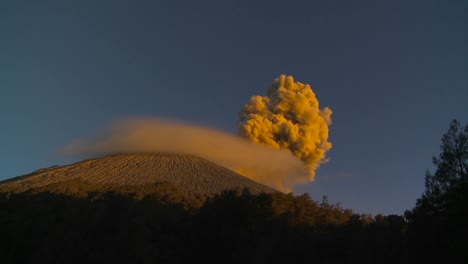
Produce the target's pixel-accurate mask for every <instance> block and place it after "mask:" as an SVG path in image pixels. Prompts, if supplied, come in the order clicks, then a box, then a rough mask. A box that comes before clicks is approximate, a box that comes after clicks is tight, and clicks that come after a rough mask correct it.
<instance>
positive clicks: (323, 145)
mask: <svg viewBox="0 0 468 264" xmlns="http://www.w3.org/2000/svg"><path fill="white" fill-rule="evenodd" d="M331 115H332V110H331V109H330V108H328V107H325V108H324V109H323V110H321V109H320V106H319V101H318V100H317V98H316V96H315V93H314V92H313V90H312V88H311V87H310V85H308V84H303V83H300V82H295V81H294V78H293V76H286V75H281V76H280V77H279V78H277V79H276V80H275V81H274V82H273V84H272V85H271V86H270V87H269V88H268V90H267V95H266V96H259V95H255V96H252V98H251V99H250V102H249V103H248V104H246V105H245V106H244V108H243V109H242V110H241V112H240V113H239V135H240V136H242V137H244V138H248V139H249V140H251V141H253V142H256V143H260V144H263V145H267V146H271V147H273V148H275V149H278V150H288V151H290V152H291V153H292V154H293V155H294V156H296V157H297V158H299V159H301V160H302V161H303V162H304V163H305V165H306V166H307V169H308V171H309V180H310V181H313V180H314V178H315V171H316V170H317V168H318V167H319V166H320V164H322V163H324V162H326V161H327V159H326V157H325V154H326V152H327V151H328V150H330V149H331V147H332V144H331V143H330V142H329V141H328V126H329V125H331V122H332V121H331Z"/></svg>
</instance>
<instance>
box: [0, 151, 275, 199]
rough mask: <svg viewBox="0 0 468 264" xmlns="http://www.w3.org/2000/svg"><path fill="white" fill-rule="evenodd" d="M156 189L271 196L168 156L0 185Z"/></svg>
mask: <svg viewBox="0 0 468 264" xmlns="http://www.w3.org/2000/svg"><path fill="white" fill-rule="evenodd" d="M77 183H79V184H77ZM162 185H164V186H171V188H172V189H173V190H174V191H178V192H184V193H185V194H188V195H190V196H196V197H198V198H203V197H212V196H215V195H217V194H220V193H222V192H223V191H227V190H236V191H243V190H248V191H249V192H250V193H252V194H258V193H272V192H276V190H274V189H271V188H269V187H267V186H265V185H262V184H260V183H257V182H255V181H253V180H250V179H249V178H247V177H245V176H242V175H240V174H238V173H236V172H233V171H231V170H229V169H227V168H224V167H222V166H219V165H217V164H215V163H213V162H210V161H208V160H205V159H202V158H199V157H196V156H193V155H185V154H172V153H154V154H153V153H151V154H150V153H145V154H114V155H110V156H105V157H100V158H95V159H89V160H85V161H81V162H77V163H73V164H69V165H65V166H52V167H49V168H44V169H40V170H37V171H35V172H32V173H30V174H27V175H23V176H19V177H15V178H12V179H8V180H6V181H3V182H0V191H2V192H25V191H55V192H68V193H70V192H83V191H84V192H90V191H94V192H96V191H121V190H128V189H132V190H133V191H136V192H138V193H143V194H148V192H152V191H157V190H155V189H154V188H153V187H155V186H162ZM166 189H167V188H166ZM169 194H170V193H169Z"/></svg>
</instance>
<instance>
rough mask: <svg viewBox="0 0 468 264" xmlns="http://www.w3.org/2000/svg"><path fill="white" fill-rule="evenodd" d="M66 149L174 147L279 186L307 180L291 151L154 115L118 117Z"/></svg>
mask: <svg viewBox="0 0 468 264" xmlns="http://www.w3.org/2000/svg"><path fill="white" fill-rule="evenodd" d="M63 152H64V153H67V154H87V155H90V154H107V153H116V152H118V153H126V152H128V153H131V152H175V153H186V154H192V155H196V156H199V157H202V158H205V159H207V160H210V161H212V162H214V163H217V164H219V165H221V166H224V167H226V168H229V169H231V170H234V171H236V172H238V173H240V174H243V175H245V176H247V177H249V178H251V179H253V180H255V181H257V182H260V183H263V184H265V185H268V186H271V187H273V188H276V189H278V190H281V191H286V192H288V191H292V188H293V186H294V185H296V184H300V183H306V182H308V181H309V173H308V169H307V168H306V167H305V165H304V163H303V162H301V161H300V160H299V159H297V158H296V157H294V156H293V155H291V153H290V151H288V150H276V149H273V148H271V147H267V146H263V145H260V144H256V143H252V142H249V141H248V140H246V139H243V138H240V137H238V136H235V135H231V134H228V133H225V132H221V131H217V130H213V129H210V128H205V127H200V126H194V125H189V124H184V123H181V122H176V121H169V120H162V119H154V118H129V119H125V120H121V121H118V122H115V123H113V124H111V125H110V126H108V127H107V128H106V129H105V130H104V131H103V132H101V133H100V134H98V135H97V136H95V137H91V138H85V139H79V140H76V141H74V142H72V143H71V144H69V145H68V146H66V147H65V148H64V150H63Z"/></svg>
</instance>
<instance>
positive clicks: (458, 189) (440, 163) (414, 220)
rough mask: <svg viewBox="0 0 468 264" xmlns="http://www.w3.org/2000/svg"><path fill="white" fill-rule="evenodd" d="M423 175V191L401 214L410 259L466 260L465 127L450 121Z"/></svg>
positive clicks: (467, 150)
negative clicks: (430, 166) (405, 222)
mask: <svg viewBox="0 0 468 264" xmlns="http://www.w3.org/2000/svg"><path fill="white" fill-rule="evenodd" d="M433 163H434V165H436V166H437V168H436V171H435V173H434V174H431V173H429V172H427V173H426V190H425V192H424V194H423V195H422V197H421V198H420V199H418V201H417V203H416V207H415V208H414V209H413V210H411V211H407V212H406V213H405V216H406V218H407V219H408V220H409V222H410V225H409V232H408V237H409V239H410V241H411V246H412V249H411V252H413V257H414V259H419V260H422V259H423V260H426V261H436V260H438V261H444V262H446V261H449V260H462V259H464V260H465V261H466V260H468V125H465V127H464V128H463V127H461V125H460V123H459V122H458V121H456V120H454V121H452V123H451V124H450V128H449V130H448V132H447V133H446V134H445V135H444V136H443V137H442V145H441V153H440V155H439V157H438V158H436V157H434V158H433Z"/></svg>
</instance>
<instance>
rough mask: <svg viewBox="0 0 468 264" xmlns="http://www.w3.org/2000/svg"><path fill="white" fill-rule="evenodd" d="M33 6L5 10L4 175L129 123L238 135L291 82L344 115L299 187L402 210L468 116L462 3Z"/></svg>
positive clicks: (360, 204)
mask: <svg viewBox="0 0 468 264" xmlns="http://www.w3.org/2000/svg"><path fill="white" fill-rule="evenodd" d="M27 2H28V1H9V3H8V2H7V1H2V2H1V3H0V32H1V35H0V124H1V129H0V146H1V147H0V168H1V169H0V179H6V178H9V177H12V176H17V175H20V174H24V173H27V172H30V171H33V170H35V169H38V168H41V167H46V166H50V165H52V164H65V163H67V162H70V161H74V159H73V158H64V157H59V156H57V155H56V154H55V151H56V150H57V149H59V148H60V147H62V146H63V145H65V144H66V143H68V142H70V141H71V140H73V139H75V138H78V137H82V136H87V135H90V134H92V133H93V132H95V131H96V130H97V129H98V128H100V127H102V126H103V125H104V124H105V123H107V122H109V121H111V120H113V119H116V118H119V117H123V116H129V115H145V116H158V117H168V118H175V119H179V120H186V121H189V122H191V123H196V124H202V125H207V126H210V127H213V128H218V129H221V130H224V131H227V132H231V133H235V132H236V121H237V113H238V111H239V110H240V109H241V107H242V106H243V104H245V103H247V102H248V100H249V98H250V96H252V95H254V94H265V88H266V87H267V86H268V85H269V84H270V83H271V82H272V81H273V79H274V78H276V77H278V76H279V75H280V74H282V73H285V74H292V75H293V76H294V77H295V79H296V80H297V81H300V82H303V83H309V84H311V85H312V87H313V89H314V91H315V92H316V94H317V97H318V99H319V101H320V102H321V106H322V107H324V106H329V107H330V108H331V109H332V110H333V111H334V114H333V122H334V123H333V125H332V127H331V129H330V137H331V142H332V143H333V144H334V148H333V149H332V150H331V151H330V152H329V155H328V156H329V157H330V158H331V161H330V162H329V163H328V164H326V165H323V166H322V167H321V169H320V170H319V171H318V173H317V178H316V181H315V182H313V183H311V184H308V185H304V186H300V187H298V188H297V190H296V192H297V193H302V192H309V193H310V194H311V196H312V197H313V198H314V199H316V200H320V199H321V196H322V195H323V194H326V195H328V196H329V199H330V201H331V202H341V204H342V206H343V207H347V208H352V209H354V210H356V211H358V212H371V213H374V214H376V213H385V214H389V213H398V214H401V213H403V211H404V210H405V209H408V208H411V207H413V206H414V203H415V200H416V198H417V197H419V196H420V194H421V193H422V191H423V189H424V173H425V170H426V169H432V164H431V157H432V156H433V155H436V154H438V153H439V145H440V139H441V137H442V135H443V134H444V133H445V132H446V130H447V129H448V126H449V123H450V121H451V120H452V119H453V118H457V119H459V120H460V121H462V122H463V123H466V122H467V121H468V103H467V102H468V74H467V73H468V2H467V1H464V0H460V1H456V0H453V1H430V0H421V1H55V2H50V1H29V3H27Z"/></svg>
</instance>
